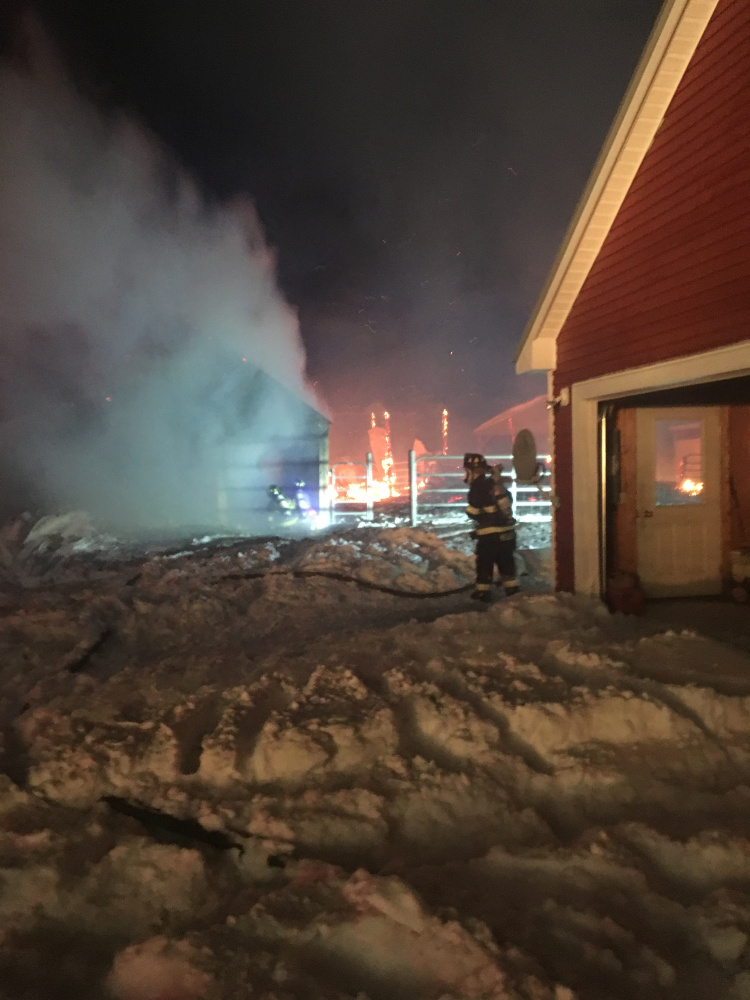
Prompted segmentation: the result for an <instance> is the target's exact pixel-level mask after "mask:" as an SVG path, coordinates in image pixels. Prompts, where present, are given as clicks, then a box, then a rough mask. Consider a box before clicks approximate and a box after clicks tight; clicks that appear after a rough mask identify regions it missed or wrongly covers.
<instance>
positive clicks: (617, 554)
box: [610, 409, 638, 573]
mask: <svg viewBox="0 0 750 1000" xmlns="http://www.w3.org/2000/svg"><path fill="white" fill-rule="evenodd" d="M635 423H636V410H635V409H627V410H619V411H618V413H617V429H618V430H619V432H620V495H619V497H616V498H614V500H615V511H614V521H615V525H614V531H615V540H614V562H615V565H614V567H610V569H612V568H615V569H617V570H620V571H622V572H624V573H637V572H638V538H637V522H636V517H635V514H636V471H637V467H636V441H635Z"/></svg>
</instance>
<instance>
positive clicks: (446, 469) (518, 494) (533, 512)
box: [409, 451, 552, 526]
mask: <svg viewBox="0 0 750 1000" xmlns="http://www.w3.org/2000/svg"><path fill="white" fill-rule="evenodd" d="M485 458H486V459H487V461H488V462H489V463H491V464H497V463H500V464H501V465H503V467H504V470H507V471H504V472H503V479H504V480H506V482H507V486H508V492H509V493H510V495H511V497H512V499H513V514H514V516H515V518H516V520H517V521H551V520H552V503H551V472H550V470H549V469H548V468H547V466H546V463H544V462H540V463H539V468H538V472H537V481H536V483H533V484H528V483H518V482H517V480H516V473H515V470H514V468H513V456H512V455H486V456H485ZM463 460H464V456H463V455H419V457H417V454H416V452H414V451H410V452H409V499H410V501H411V524H412V526H416V525H417V524H418V523H419V519H420V516H422V518H423V519H424V518H425V517H428V516H429V517H430V520H435V518H436V517H440V516H443V517H446V516H447V517H451V515H452V514H453V513H454V512H455V515H456V516H458V515H459V514H461V515H463V513H464V508H465V507H466V493H467V489H466V485H465V483H464V476H465V475H466V472H465V470H464V467H463Z"/></svg>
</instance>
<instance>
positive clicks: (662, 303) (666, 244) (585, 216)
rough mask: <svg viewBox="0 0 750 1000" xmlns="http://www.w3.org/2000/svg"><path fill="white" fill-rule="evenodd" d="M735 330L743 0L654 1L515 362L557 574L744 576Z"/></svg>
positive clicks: (745, 134)
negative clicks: (531, 408) (530, 415)
mask: <svg viewBox="0 0 750 1000" xmlns="http://www.w3.org/2000/svg"><path fill="white" fill-rule="evenodd" d="M749 338H750V2H748V0H667V2H666V3H665V4H664V7H663V9H662V11H661V13H660V15H659V19H658V21H657V23H656V26H655V28H654V30H653V32H652V35H651V37H650V39H649V42H648V44H647V46H646V49H645V51H644V53H643V56H642V58H641V61H640V63H639V65H638V68H637V70H636V72H635V76H634V78H633V80H632V82H631V84H630V87H629V89H628V91H627V94H626V95H625V98H624V100H623V103H622V105H621V107H620V110H619V112H618V114H617V117H616V119H615V122H614V124H613V126H612V128H611V130H610V133H609V135H608V137H607V140H606V142H605V145H604V147H603V149H602V151H601V153H600V155H599V159H598V161H597V163H596V165H595V167H594V171H593V174H592V176H591V178H590V180H589V183H588V185H587V187H586V190H585V191H584V194H583V196H582V198H581V201H580V203H579V205H578V208H577V210H576V213H575V215H574V217H573V220H572V222H571V224H570V227H569V229H568V232H567V234H566V237H565V239H564V241H563V244H562V247H561V249H560V251H559V253H558V256H557V259H556V261H555V263H554V265H553V268H552V271H551V274H550V276H549V278H548V280H547V283H546V286H545V288H544V290H543V292H542V294H541V296H540V298H539V301H538V303H537V305H536V308H535V310H534V312H533V314H532V317H531V320H530V321H529V324H528V326H527V328H526V331H525V333H524V336H523V339H522V341H521V344H520V346H519V350H518V354H517V359H516V360H517V370H518V371H519V372H527V371H532V370H546V371H547V372H548V379H549V397H550V402H551V403H553V404H554V408H553V410H552V413H553V416H552V433H551V442H552V444H551V448H552V451H553V455H554V471H555V485H554V491H555V493H556V499H557V505H558V506H557V511H556V516H555V530H554V548H555V565H556V585H557V588H558V589H559V590H568V591H577V592H580V593H589V594H600V593H603V592H604V590H605V588H606V586H607V581H608V580H610V579H612V578H613V577H614V576H620V577H622V576H626V575H630V574H637V576H638V578H639V579H640V583H641V587H642V588H643V591H644V592H645V594H646V595H647V596H680V595H700V594H716V593H719V592H721V590H722V588H723V587H725V586H727V585H728V584H729V581H730V580H731V579H732V576H733V575H734V578H735V579H739V578H742V576H743V574H744V573H746V574H747V575H748V576H750V569H748V568H747V564H748V553H750V548H748V547H750V339H749ZM743 550H745V551H744V552H743ZM743 567H744V568H743Z"/></svg>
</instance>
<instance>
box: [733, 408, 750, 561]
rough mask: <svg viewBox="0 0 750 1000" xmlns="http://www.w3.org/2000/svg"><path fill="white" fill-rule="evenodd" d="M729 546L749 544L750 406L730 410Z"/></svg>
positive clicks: (741, 546) (737, 547) (742, 546)
mask: <svg viewBox="0 0 750 1000" xmlns="http://www.w3.org/2000/svg"><path fill="white" fill-rule="evenodd" d="M729 486H730V496H729V512H730V513H729V548H730V550H731V549H741V548H745V547H748V546H750V406H733V407H731V408H730V410H729Z"/></svg>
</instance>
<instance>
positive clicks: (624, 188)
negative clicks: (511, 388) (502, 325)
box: [515, 0, 719, 374]
mask: <svg viewBox="0 0 750 1000" xmlns="http://www.w3.org/2000/svg"><path fill="white" fill-rule="evenodd" d="M718 2H719V0H665V3H664V6H663V7H662V9H661V11H660V12H659V16H658V18H657V19H656V23H655V25H654V27H653V29H652V31H651V34H650V35H649V39H648V41H647V43H646V47H645V48H644V50H643V54H642V56H641V58H640V60H639V62H638V65H637V67H636V69H635V72H634V74H633V78H632V79H631V81H630V84H629V85H628V89H627V90H626V92H625V96H624V97H623V99H622V102H621V103H620V107H619V109H618V111H617V114H616V116H615V119H614V122H613V123H612V126H611V128H610V130H609V132H608V133H607V138H606V139H605V141H604V145H603V146H602V149H601V151H600V153H599V156H598V157H597V160H596V163H595V164H594V168H593V170H592V172H591V176H590V177H589V180H588V182H587V184H586V187H585V188H584V191H583V194H582V195H581V198H580V200H579V202H578V205H577V206H576V210H575V212H574V213H573V218H572V219H571V222H570V225H569V226H568V229H567V231H566V233H565V236H564V238H563V241H562V244H561V246H560V249H559V250H558V252H557V255H556V257H555V260H554V263H553V264H552V268H551V270H550V272H549V274H548V276H547V280H546V282H545V284H544V287H543V289H542V292H541V294H540V296H539V298H538V300H537V302H536V305H535V306H534V310H533V312H532V314H531V318H530V320H529V322H528V324H527V325H526V328H525V329H524V332H523V335H522V337H521V340H520V342H519V345H518V349H517V351H516V355H515V361H516V371H517V373H519V374H520V373H522V372H527V371H534V370H539V369H547V370H549V369H554V368H555V367H556V365H557V351H556V341H557V336H558V334H559V332H560V330H561V329H562V327H563V325H564V323H565V320H566V319H567V317H568V315H569V313H570V310H571V308H572V307H573V303H574V302H575V299H576V297H577V295H578V293H579V292H580V290H581V287H582V285H583V283H584V281H585V280H586V277H587V276H588V273H589V271H590V270H591V267H592V266H593V264H594V261H595V260H596V257H597V256H598V254H599V251H600V250H601V248H602V245H603V243H604V240H605V239H606V237H607V235H608V233H609V231H610V229H611V227H612V224H613V222H614V220H615V218H616V216H617V213H618V211H619V209H620V207H621V205H622V203H623V201H624V200H625V196H626V195H627V193H628V190H629V189H630V186H631V184H632V183H633V180H634V178H635V175H636V173H637V172H638V169H639V168H640V165H641V163H642V162H643V159H644V157H645V155H646V153H647V152H648V149H649V147H650V145H651V142H652V141H653V138H654V136H655V135H656V132H657V130H658V128H659V126H660V125H661V122H662V119H663V117H664V115H665V113H666V111H667V109H668V107H669V105H670V104H671V102H672V98H673V97H674V95H675V91H676V90H677V87H678V86H679V83H680V81H681V80H682V77H683V76H684V74H685V71H686V70H687V67H688V65H689V64H690V60H691V59H692V57H693V55H694V53H695V50H696V48H697V47H698V43H699V42H700V40H701V38H702V36H703V33H704V31H705V30H706V27H707V25H708V22H709V20H710V19H711V15H712V14H713V12H714V10H715V9H716V6H717V4H718ZM545 342H546V343H545Z"/></svg>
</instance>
